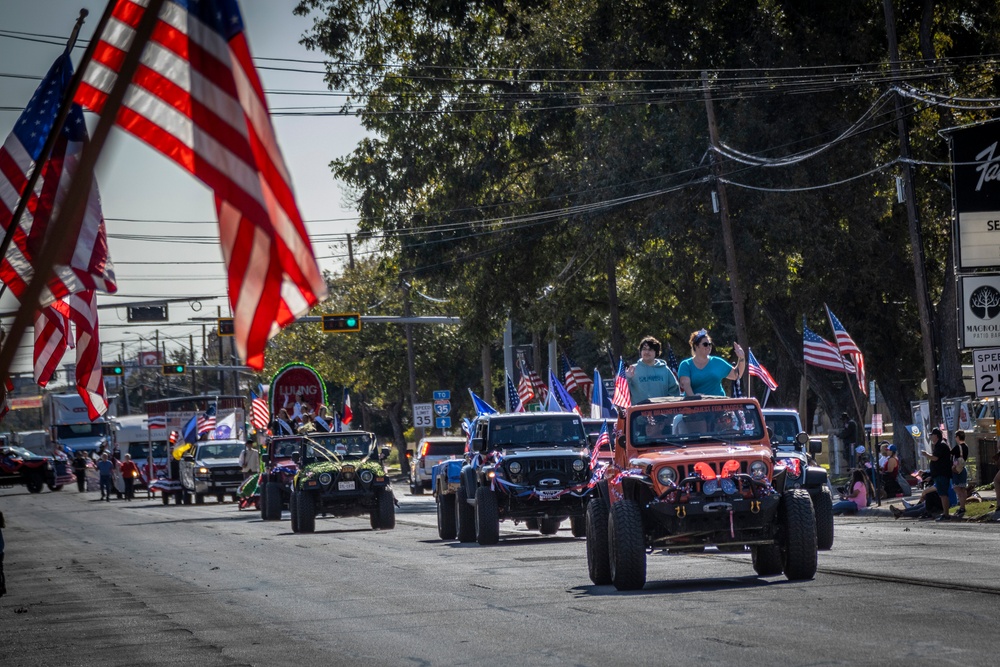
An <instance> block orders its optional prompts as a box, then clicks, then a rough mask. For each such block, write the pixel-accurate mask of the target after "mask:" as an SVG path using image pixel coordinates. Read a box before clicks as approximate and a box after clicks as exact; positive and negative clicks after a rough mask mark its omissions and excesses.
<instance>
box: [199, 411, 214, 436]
mask: <svg viewBox="0 0 1000 667" xmlns="http://www.w3.org/2000/svg"><path fill="white" fill-rule="evenodd" d="M214 430H215V403H212V404H211V405H210V406H208V410H205V414H203V415H200V416H199V417H198V436H199V437H200V436H201V435H202V434H204V433H208V432H210V431H214Z"/></svg>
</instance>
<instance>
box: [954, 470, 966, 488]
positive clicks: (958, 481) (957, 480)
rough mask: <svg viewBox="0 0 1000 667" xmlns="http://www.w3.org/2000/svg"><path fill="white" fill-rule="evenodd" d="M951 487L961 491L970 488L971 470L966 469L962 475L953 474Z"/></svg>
mask: <svg viewBox="0 0 1000 667" xmlns="http://www.w3.org/2000/svg"><path fill="white" fill-rule="evenodd" d="M951 485H952V486H954V487H957V488H960V489H966V488H968V487H969V469H968V468H964V469H963V470H962V472H960V473H957V474H955V473H952V476H951Z"/></svg>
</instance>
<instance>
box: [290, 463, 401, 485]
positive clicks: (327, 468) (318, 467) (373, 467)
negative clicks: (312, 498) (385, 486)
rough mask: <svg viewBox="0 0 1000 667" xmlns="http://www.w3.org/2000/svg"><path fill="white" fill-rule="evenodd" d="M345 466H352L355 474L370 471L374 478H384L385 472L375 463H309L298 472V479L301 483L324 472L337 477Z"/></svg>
mask: <svg viewBox="0 0 1000 667" xmlns="http://www.w3.org/2000/svg"><path fill="white" fill-rule="evenodd" d="M345 465H350V466H354V470H355V472H361V471H362V470H370V471H371V472H372V474H373V475H375V476H376V477H384V476H385V470H384V469H383V468H382V465H381V464H380V463H378V462H377V461H318V462H316V463H310V464H308V465H307V466H305V467H304V468H303V469H302V471H301V472H299V479H300V480H302V481H305V480H309V479H313V478H315V477H319V476H320V475H321V474H323V473H324V472H328V473H330V474H331V475H339V474H340V471H341V469H342V468H343V467H344V466H345Z"/></svg>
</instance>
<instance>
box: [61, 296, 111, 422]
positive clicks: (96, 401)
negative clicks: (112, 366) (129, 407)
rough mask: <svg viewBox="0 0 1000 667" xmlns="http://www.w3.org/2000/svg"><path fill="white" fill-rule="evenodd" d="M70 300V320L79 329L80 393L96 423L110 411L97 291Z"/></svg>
mask: <svg viewBox="0 0 1000 667" xmlns="http://www.w3.org/2000/svg"><path fill="white" fill-rule="evenodd" d="M67 299H68V300H69V317H70V320H72V321H73V327H74V328H75V329H76V391H77V393H79V394H80V397H81V398H82V399H83V402H84V403H86V404H87V416H88V417H89V418H90V420H91V421H94V420H95V419H97V418H98V417H100V416H101V415H103V414H104V413H105V412H107V411H108V392H107V389H106V388H105V386H104V373H103V372H101V340H100V337H99V336H98V332H99V327H98V323H97V292H95V291H94V290H87V291H85V292H78V293H76V294H71V295H70V296H69V297H67Z"/></svg>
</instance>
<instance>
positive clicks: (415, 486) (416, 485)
mask: <svg viewBox="0 0 1000 667" xmlns="http://www.w3.org/2000/svg"><path fill="white" fill-rule="evenodd" d="M410 495H411V496H422V495H424V483H423V482H410Z"/></svg>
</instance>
